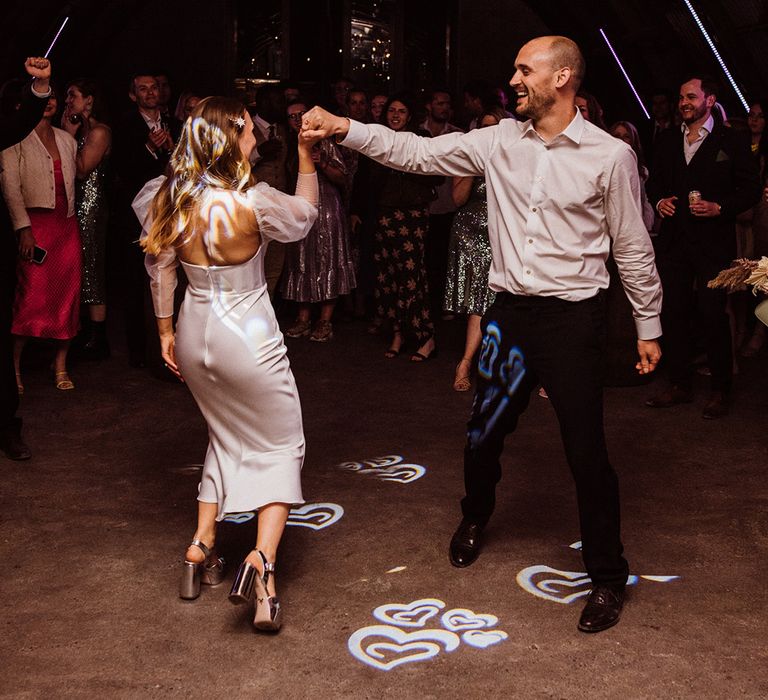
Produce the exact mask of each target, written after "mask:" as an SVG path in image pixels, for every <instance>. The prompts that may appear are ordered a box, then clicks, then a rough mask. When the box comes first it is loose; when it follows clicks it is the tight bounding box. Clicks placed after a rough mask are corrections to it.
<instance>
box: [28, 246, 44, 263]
mask: <svg viewBox="0 0 768 700" xmlns="http://www.w3.org/2000/svg"><path fill="white" fill-rule="evenodd" d="M46 255H48V251H47V250H46V249H45V248H41V247H40V246H39V245H36V246H35V249H34V250H33V251H32V262H34V263H37V264H38V265H40V264H41V263H42V262H43V260H45V256H46Z"/></svg>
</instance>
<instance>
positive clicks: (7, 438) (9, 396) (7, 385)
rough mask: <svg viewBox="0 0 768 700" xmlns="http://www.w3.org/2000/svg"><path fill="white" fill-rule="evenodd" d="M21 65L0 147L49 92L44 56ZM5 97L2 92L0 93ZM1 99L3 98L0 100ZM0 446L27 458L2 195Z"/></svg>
mask: <svg viewBox="0 0 768 700" xmlns="http://www.w3.org/2000/svg"><path fill="white" fill-rule="evenodd" d="M24 67H25V69H26V71H27V74H28V75H29V76H31V77H32V81H31V82H30V83H29V84H27V85H26V86H25V87H24V89H23V90H22V93H21V100H20V102H19V103H18V104H13V105H6V104H4V105H3V107H4V108H8V109H9V111H8V112H7V113H6V112H5V110H3V113H2V114H0V150H4V149H6V148H9V147H11V146H13V145H14V144H16V143H19V142H20V141H23V140H24V139H25V138H26V136H27V135H28V134H29V133H30V132H31V131H32V129H34V128H35V126H37V124H38V122H39V121H40V119H42V117H43V112H44V111H45V106H46V105H47V104H48V98H49V97H50V95H51V89H50V86H49V82H48V81H49V80H50V77H51V64H50V62H49V61H48V59H46V58H28V59H27V61H26V63H25V64H24ZM4 97H5V95H4ZM3 102H5V99H4V100H3ZM0 234H2V235H0V240H2V242H3V243H2V250H0V450H2V452H3V453H5V455H6V457H8V458H10V459H15V460H21V459H29V458H30V457H31V456H32V453H31V452H30V450H29V447H28V446H27V445H26V444H25V443H24V441H23V440H22V437H21V418H19V417H17V416H16V411H17V410H18V408H19V392H18V389H17V387H16V374H15V371H14V369H13V343H12V339H11V321H12V320H13V300H14V296H15V291H16V261H17V259H18V243H17V241H16V237H15V236H14V235H13V233H12V228H11V225H10V222H9V221H8V211H7V209H6V205H5V199H4V198H3V197H0Z"/></svg>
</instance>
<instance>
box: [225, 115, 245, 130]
mask: <svg viewBox="0 0 768 700" xmlns="http://www.w3.org/2000/svg"><path fill="white" fill-rule="evenodd" d="M229 121H231V122H232V123H233V124H234V125H235V126H236V127H237V128H238V129H242V128H243V127H244V126H245V117H243V116H239V117H229Z"/></svg>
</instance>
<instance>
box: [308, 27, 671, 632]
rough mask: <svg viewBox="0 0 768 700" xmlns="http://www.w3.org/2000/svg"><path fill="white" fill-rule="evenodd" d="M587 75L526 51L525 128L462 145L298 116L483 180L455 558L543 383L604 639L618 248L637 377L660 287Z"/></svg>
mask: <svg viewBox="0 0 768 700" xmlns="http://www.w3.org/2000/svg"><path fill="white" fill-rule="evenodd" d="M584 67H585V66H584V59H583V57H582V54H581V51H580V50H579V47H578V46H577V45H576V44H575V43H574V42H573V41H572V40H570V39H568V38H566V37H561V36H546V37H539V38H537V39H533V40H532V41H530V42H528V43H527V44H525V45H524V46H523V47H522V48H521V49H520V52H519V53H518V55H517V58H516V60H515V73H514V75H513V77H512V79H511V81H510V84H511V86H512V88H513V90H514V91H515V95H516V98H517V103H516V109H517V113H518V115H520V116H521V117H524V118H526V120H525V121H520V122H518V121H516V120H513V119H504V120H502V121H501V122H500V123H499V124H498V125H497V126H489V127H487V128H484V129H477V130H474V131H471V132H469V133H467V134H446V135H444V136H437V137H435V138H431V139H430V138H421V137H419V136H417V135H416V134H412V133H407V132H401V133H396V132H394V131H392V130H390V129H387V128H385V127H382V126H378V125H372V124H368V125H364V124H360V123H358V122H354V121H350V120H348V119H344V118H340V117H337V116H334V115H332V114H329V113H328V112H325V111H324V110H321V109H319V108H314V109H312V110H310V111H309V112H308V113H307V114H305V115H304V122H303V126H304V130H305V134H306V135H307V136H311V137H318V136H321V137H327V136H331V135H335V136H336V137H337V138H338V139H340V140H341V141H340V142H341V143H342V144H343V145H344V146H347V147H349V148H355V149H357V150H359V151H360V152H362V153H364V154H365V155H367V156H369V157H371V158H373V159H374V160H377V161H379V162H382V163H386V164H388V165H389V166H390V167H394V168H397V169H398V170H404V171H409V172H416V173H423V174H439V175H453V176H456V175H460V176H478V175H484V176H485V181H486V186H487V193H488V232H489V238H490V243H491V255H492V261H491V271H490V275H489V283H490V287H491V289H493V290H494V291H495V292H496V299H495V301H494V303H493V305H492V306H491V308H490V309H489V310H488V312H487V313H486V314H485V316H484V318H483V327H482V329H483V341H482V347H481V350H480V360H479V371H478V375H479V376H478V382H477V389H476V393H475V400H474V403H473V408H472V414H471V417H470V420H469V424H468V431H467V443H466V448H465V452H464V480H465V487H466V492H467V493H466V497H465V498H464V500H463V501H462V512H463V516H464V518H463V520H462V521H461V524H460V525H459V527H458V529H457V530H456V533H455V534H454V536H453V539H452V540H451V544H450V548H449V556H450V560H451V563H452V564H453V565H454V566H458V567H464V566H469V565H470V564H472V563H473V562H474V561H475V560H476V559H477V556H478V554H479V553H480V545H481V537H482V531H483V528H484V527H485V525H486V523H487V522H488V520H489V518H490V517H491V514H492V513H493V510H494V506H495V492H496V484H497V483H498V481H499V480H500V478H501V464H500V461H499V459H500V457H501V453H502V449H503V445H504V439H505V437H506V435H507V434H509V433H511V432H513V431H514V430H515V427H516V426H517V421H518V418H519V417H520V415H521V414H522V413H523V411H524V410H525V409H526V407H527V406H528V402H529V398H530V394H531V392H532V391H533V389H534V388H535V387H536V386H537V385H538V383H539V382H540V383H541V384H542V385H543V386H544V388H545V389H546V391H547V393H548V394H549V398H550V400H551V404H552V407H553V408H554V410H555V413H556V414H557V418H558V420H559V422H560V431H561V436H562V439H563V443H564V446H565V452H566V457H567V459H568V464H569V466H570V468H571V471H572V473H573V476H574V479H575V482H576V493H577V498H578V506H579V516H580V524H581V539H582V555H583V558H584V563H585V565H586V568H587V571H588V573H589V575H590V577H591V579H592V585H593V588H592V592H591V593H590V595H589V598H588V599H587V603H586V606H585V607H584V610H583V612H582V614H581V618H580V620H579V625H578V627H579V629H580V630H582V631H584V632H599V631H601V630H604V629H607V628H608V627H611V626H612V625H614V624H616V623H617V622H618V620H619V617H620V615H621V610H622V606H623V602H624V587H625V585H626V583H627V575H628V572H629V569H628V565H627V562H626V560H625V559H624V557H623V556H622V553H623V547H622V544H621V536H620V527H619V491H618V480H617V478H616V473H615V472H614V470H613V467H612V466H611V464H610V462H609V460H608V453H607V449H606V444H605V434H604V428H603V389H602V383H603V377H602V368H603V355H604V349H603V344H602V328H603V316H604V312H603V290H605V288H606V287H607V286H608V272H607V271H606V267H605V261H606V258H607V257H608V253H609V250H611V246H612V252H613V256H614V259H615V260H616V264H617V266H618V268H619V273H620V275H621V279H622V282H623V284H624V288H625V290H626V291H627V294H628V296H629V297H630V302H631V303H632V306H633V311H634V317H635V325H636V329H637V334H638V338H639V339H638V341H637V350H638V355H639V361H638V362H637V365H636V368H637V370H638V371H639V372H642V373H644V374H647V373H649V372H651V371H653V370H654V369H655V367H656V365H657V363H658V361H659V359H660V356H661V351H660V349H659V345H658V342H657V341H656V338H658V337H659V336H660V335H661V324H660V321H659V313H660V310H661V285H660V283H659V278H658V274H657V272H656V267H655V264H654V258H653V249H652V247H651V242H650V238H649V236H648V232H647V231H646V228H645V225H644V224H643V219H642V215H641V212H640V207H639V202H640V179H639V177H638V173H637V164H636V161H635V157H634V154H633V153H632V150H631V149H630V147H629V146H628V145H627V144H625V143H624V142H623V141H620V140H619V139H615V138H613V137H612V136H611V135H610V134H607V133H606V132H604V131H603V130H601V129H599V128H598V127H596V126H594V125H592V124H590V123H589V122H587V121H585V119H584V118H583V117H582V115H581V113H580V112H579V111H578V110H577V109H576V106H575V98H576V91H577V90H578V88H579V86H580V84H581V81H582V78H583V75H584ZM517 459H518V460H519V461H523V459H522V458H521V456H518V458H517Z"/></svg>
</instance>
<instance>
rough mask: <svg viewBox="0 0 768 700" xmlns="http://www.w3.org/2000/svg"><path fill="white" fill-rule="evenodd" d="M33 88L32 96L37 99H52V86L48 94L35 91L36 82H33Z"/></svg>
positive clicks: (49, 87)
mask: <svg viewBox="0 0 768 700" xmlns="http://www.w3.org/2000/svg"><path fill="white" fill-rule="evenodd" d="M31 88H32V94H33V95H34V96H35V97H39V98H40V99H43V98H45V97H50V96H51V92H52V91H51V86H50V85H49V86H48V92H38V91H37V90H35V81H34V80H33V81H32V85H31Z"/></svg>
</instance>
